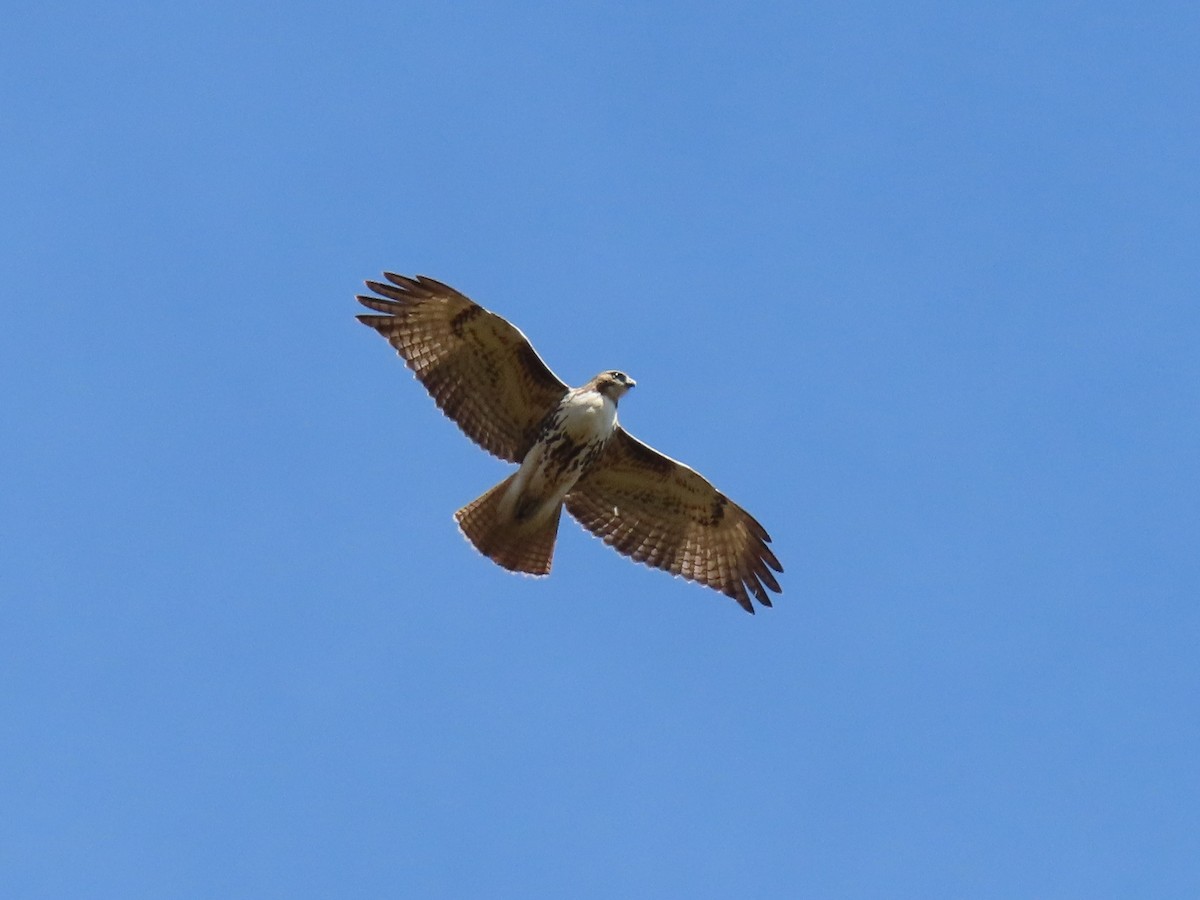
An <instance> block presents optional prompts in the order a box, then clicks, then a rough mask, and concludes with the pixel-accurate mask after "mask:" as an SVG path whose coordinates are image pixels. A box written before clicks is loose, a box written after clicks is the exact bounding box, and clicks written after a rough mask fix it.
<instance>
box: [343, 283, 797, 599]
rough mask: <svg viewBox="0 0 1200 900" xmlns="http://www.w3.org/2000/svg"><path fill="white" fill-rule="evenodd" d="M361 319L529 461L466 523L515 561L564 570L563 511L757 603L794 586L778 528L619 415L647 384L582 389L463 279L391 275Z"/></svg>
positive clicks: (513, 458) (469, 416) (452, 408)
mask: <svg viewBox="0 0 1200 900" xmlns="http://www.w3.org/2000/svg"><path fill="white" fill-rule="evenodd" d="M385 277H386V279H387V283H384V282H377V281H368V282H367V286H368V287H369V288H370V289H371V290H372V291H374V292H375V294H377V295H379V296H369V295H360V296H359V297H358V300H359V302H360V303H362V304H363V305H364V306H366V307H368V308H369V309H372V310H374V311H375V312H376V313H380V315H360V316H359V317H358V319H359V321H361V322H362V323H363V324H365V325H369V326H370V327H372V328H374V329H375V330H376V331H378V332H379V333H380V334H381V335H383V336H384V337H385V338H387V339H388V341H389V342H390V343H391V344H392V346H393V347H395V348H396V350H397V352H398V353H399V354H400V356H401V357H402V358H403V359H404V360H405V361H406V363H407V364H408V367H409V368H410V369H412V370H413V372H414V373H415V374H416V376H417V378H418V379H419V380H420V381H421V383H422V384H424V385H425V387H426V388H427V389H428V390H429V393H430V394H431V395H432V396H433V398H434V401H435V402H436V403H437V405H438V407H440V408H441V409H442V411H443V412H444V413H445V414H446V415H447V416H448V417H449V418H450V419H452V420H453V421H454V422H456V423H457V424H458V426H459V427H460V428H461V429H462V430H463V432H464V433H465V434H466V435H467V436H468V437H470V438H471V439H472V440H474V441H475V442H476V443H478V444H479V445H480V446H482V447H483V448H484V449H485V450H487V451H489V452H490V453H493V454H495V455H496V456H498V457H500V458H501V459H504V460H507V461H509V462H517V463H521V466H520V468H519V469H518V470H517V471H516V472H515V473H513V474H512V475H510V476H509V477H508V478H506V479H505V480H504V481H502V482H500V484H498V485H496V486H495V487H493V488H491V489H490V490H488V491H487V492H486V493H484V494H483V495H482V496H481V497H479V498H478V499H476V500H474V501H473V502H471V503H469V504H467V505H466V506H464V507H463V508H462V509H460V510H459V511H458V512H457V513H455V519H456V520H457V521H458V524H459V527H460V528H461V529H462V531H463V534H464V535H466V537H467V538H468V539H469V540H470V541H471V543H472V544H474V545H475V547H476V548H477V549H478V550H479V551H480V552H481V553H483V554H484V555H485V556H487V557H489V558H490V559H492V560H493V561H495V562H496V563H497V564H499V565H501V566H503V567H504V568H506V569H510V570H513V571H518V572H525V573H528V574H533V575H545V574H548V573H549V571H550V567H551V563H552V560H553V555H554V543H555V537H556V535H557V532H558V523H559V519H560V516H561V512H562V508H563V506H564V505H565V506H566V508H567V511H568V512H569V513H570V514H571V515H572V516H573V517H574V518H575V519H577V520H578V521H579V522H580V523H581V524H582V525H583V526H584V527H585V528H587V529H588V530H589V531H590V532H592V533H593V534H595V535H596V536H598V537H600V538H602V539H603V540H604V542H605V543H607V544H609V545H611V546H612V547H613V548H614V549H616V550H617V551H618V552H620V553H622V554H624V555H626V556H628V557H630V558H631V559H634V560H636V561H637V562H642V563H645V564H646V565H649V566H654V567H656V568H659V569H663V570H665V571H668V572H670V573H671V574H673V575H679V576H681V577H683V578H686V579H690V580H692V581H697V582H699V583H701V584H704V585H707V586H709V587H711V588H714V589H715V590H718V591H720V592H721V593H723V594H726V595H728V596H730V597H732V598H733V599H735V600H737V602H738V603H739V604H740V605H741V606H742V608H743V609H745V610H747V611H748V612H751V613H752V612H754V606H753V604H752V602H751V597H752V596H753V597H754V598H756V599H757V600H758V601H759V602H760V603H762V604H763V605H764V606H770V605H771V600H770V595H769V594H768V592H767V591H768V590H770V591H774V592H776V593H778V592H780V591H781V588H780V586H779V582H778V580H776V578H775V575H774V574H773V573H772V570H774V571H775V572H782V571H783V567H782V566H781V565H780V563H779V560H778V559H776V558H775V555H774V554H773V553H772V552H771V550H770V548H769V547H768V546H767V545H768V544H769V543H770V540H771V539H770V537H769V536H768V535H767V532H766V530H765V529H764V528H763V527H762V526H761V525H760V524H759V523H758V522H757V521H755V519H754V518H753V517H752V516H751V515H750V514H749V513H747V512H746V511H745V510H744V509H742V508H741V507H740V506H738V505H737V504H736V503H734V502H733V501H731V500H729V498H727V497H726V496H725V495H724V494H722V493H721V492H719V491H718V490H717V489H716V488H714V487H713V486H712V485H711V484H710V483H709V482H708V481H706V480H705V479H704V478H703V477H702V476H701V475H700V474H699V473H697V472H695V471H693V470H692V469H690V468H688V467H687V466H685V465H684V464H683V463H680V462H677V461H676V460H673V459H671V458H670V457H668V456H665V455H664V454H662V453H659V452H658V451H657V450H654V449H653V448H651V447H649V446H647V445H646V444H644V443H642V442H641V441H639V440H637V439H636V438H634V437H633V436H632V435H630V434H629V433H628V432H626V431H625V430H624V429H623V428H622V427H621V426H620V425H619V424H618V423H617V419H616V411H617V405H618V402H619V400H620V398H621V397H622V396H623V395H624V394H625V392H626V391H628V390H629V389H630V388H632V387H633V386H634V382H633V380H632V379H631V378H629V377H628V376H627V375H625V374H624V373H621V372H616V371H608V372H601V373H600V374H599V375H597V376H596V377H595V378H593V379H591V380H590V381H589V382H587V384H585V385H584V386H583V387H580V388H576V389H570V388H568V387H567V385H566V384H565V383H564V382H563V381H562V380H561V379H559V378H558V377H557V376H556V375H555V374H554V373H553V372H551V371H550V369H549V367H547V366H546V364H545V363H544V362H543V361H542V359H541V357H539V356H538V355H537V353H536V352H535V351H534V349H533V346H532V345H531V344H530V343H529V341H528V339H527V338H526V337H525V335H523V334H522V333H521V332H520V331H519V330H518V329H517V328H515V327H514V326H513V325H511V324H510V323H508V322H506V321H505V320H504V319H502V318H500V317H499V316H497V315H496V314H495V313H491V312H488V311H487V310H485V309H484V308H483V307H481V306H479V305H478V304H476V303H474V302H472V301H471V300H470V299H468V298H467V297H465V296H464V295H463V294H460V293H459V292H458V291H456V290H454V289H453V288H451V287H447V286H446V285H444V284H442V283H440V282H438V281H434V280H433V279H432V278H425V277H423V276H418V277H417V278H415V279H412V278H406V277H404V276H402V275H394V274H391V273H388V274H386V275H385Z"/></svg>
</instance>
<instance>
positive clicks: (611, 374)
mask: <svg viewBox="0 0 1200 900" xmlns="http://www.w3.org/2000/svg"><path fill="white" fill-rule="evenodd" d="M592 384H593V385H594V386H595V389H596V390H597V391H599V392H600V393H601V394H603V395H604V396H605V397H607V398H608V399H609V400H612V401H613V402H614V403H616V402H617V401H618V400H620V399H621V397H622V396H624V394H625V392H626V391H628V390H629V389H630V388H631V387H634V386H635V385H636V384H637V382H636V381H634V380H633V379H632V378H630V377H629V376H628V375H626V374H625V373H624V372H618V371H617V370H616V369H610V370H609V371H607V372H601V373H600V374H599V375H597V376H596V377H595V378H593V379H592Z"/></svg>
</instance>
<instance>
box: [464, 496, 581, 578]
mask: <svg viewBox="0 0 1200 900" xmlns="http://www.w3.org/2000/svg"><path fill="white" fill-rule="evenodd" d="M514 477H516V473H513V474H512V475H510V476H509V477H508V478H505V479H504V480H503V481H502V482H500V483H499V484H498V485H496V486H495V487H493V488H492V489H491V490H489V491H487V493H485V494H484V495H483V496H481V497H479V498H478V499H476V500H472V501H471V502H470V503H468V504H467V505H466V506H464V507H463V508H462V509H460V510H459V511H458V512H456V513H455V514H454V518H455V519H456V520H457V522H458V527H459V528H460V529H461V530H462V533H463V534H464V535H466V537H467V540H469V541H470V542H471V543H472V544H474V545H475V549H476V550H478V551H479V552H480V553H482V554H483V555H484V556H486V557H487V558H488V559H490V560H491V561H492V562H494V563H496V564H497V565H500V566H503V567H504V568H506V569H509V570H510V571H513V572H525V573H526V574H528V575H548V574H550V563H551V562H552V561H553V559H554V541H555V539H556V538H557V537H558V520H559V518H560V517H561V515H562V504H561V503H560V504H558V506H557V507H556V508H555V509H554V511H553V513H551V514H550V515H548V516H539V517H538V518H537V519H535V520H532V521H528V522H520V521H518V520H517V518H516V517H515V516H514V515H513V513H512V512H509V511H506V510H505V509H504V508H503V506H504V505H503V502H502V501H503V500H504V492H505V490H506V489H507V488H508V486H509V484H510V483H511V482H512V480H513V478H514ZM509 505H510V506H511V504H509Z"/></svg>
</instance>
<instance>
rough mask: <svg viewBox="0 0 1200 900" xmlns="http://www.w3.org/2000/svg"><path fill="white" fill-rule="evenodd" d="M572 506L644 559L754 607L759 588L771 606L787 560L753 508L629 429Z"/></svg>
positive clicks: (591, 527)
mask: <svg viewBox="0 0 1200 900" xmlns="http://www.w3.org/2000/svg"><path fill="white" fill-rule="evenodd" d="M566 504H567V511H568V512H569V513H570V514H571V515H572V516H574V517H575V518H576V519H578V520H579V522H580V524H581V525H583V527H584V528H586V529H587V530H588V531H590V532H592V534H594V535H596V536H597V537H599V538H602V539H603V540H604V542H605V543H606V544H611V545H612V546H613V547H614V548H615V549H616V550H617V551H618V552H620V553H623V554H625V555H626V556H628V557H631V558H632V559H634V560H636V561H637V562H641V563H645V564H646V565H649V566H655V567H657V568H659V569H666V570H667V571H668V572H670V573H671V574H672V575H682V576H683V577H684V578H688V579H691V580H693V581H699V582H700V583H701V584H705V585H708V586H709V587H711V588H715V589H716V590H718V591H720V592H721V593H723V594H727V595H728V596H730V597H732V598H733V599H735V600H736V601H737V602H738V603H740V604H741V606H742V608H743V609H745V610H746V611H747V612H750V613H753V612H754V606H753V604H752V603H751V602H750V595H751V594H753V595H754V596H755V597H757V598H758V601H759V602H760V603H762V604H763V605H764V606H770V605H771V599H770V596H769V595H768V594H767V591H766V588H770V589H771V590H772V591H775V592H776V593H779V592H780V587H779V582H778V581H776V579H775V576H774V575H773V574H772V573H771V569H774V570H775V571H776V572H782V571H783V566H781V565H780V564H779V560H777V559H776V558H775V554H774V553H772V552H771V549H770V548H769V547H768V546H767V544H769V543H770V541H771V538H770V536H769V535H768V534H767V532H766V530H765V529H764V528H763V527H762V526H761V525H759V524H758V522H756V521H755V520H754V517H753V516H751V515H750V514H749V513H748V512H746V511H745V510H744V509H742V508H741V507H740V506H738V505H737V504H736V503H734V502H733V501H732V500H730V499H729V498H728V497H726V496H725V495H724V494H722V493H721V492H720V491H718V490H717V489H716V488H715V487H713V486H712V485H711V484H709V483H708V481H706V480H705V479H704V477H703V476H701V475H700V474H699V473H698V472H696V471H694V470H692V469H689V468H688V467H687V466H685V465H684V464H683V463H681V462H676V461H675V460H673V459H671V458H670V457H669V456H664V455H663V454H661V453H659V452H658V451H657V450H655V449H654V448H653V447H649V446H647V445H646V444H643V443H642V442H641V441H639V440H638V439H637V438H635V437H633V436H632V435H630V434H629V433H628V432H627V431H625V430H624V429H623V428H621V427H619V426H618V427H617V430H616V432H615V433H614V434H613V436H612V438H611V439H610V440H609V442H608V446H607V447H605V449H604V454H603V455H602V456H601V457H600V459H598V460H597V461H596V464H595V465H594V466H593V467H592V468H591V469H589V470H588V471H587V472H585V473H584V475H583V477H582V478H580V479H579V481H578V482H577V483H576V485H575V488H574V489H573V490H572V491H571V493H569V494H568V495H567V498H566Z"/></svg>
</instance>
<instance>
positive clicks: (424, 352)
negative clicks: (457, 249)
mask: <svg viewBox="0 0 1200 900" xmlns="http://www.w3.org/2000/svg"><path fill="white" fill-rule="evenodd" d="M384 277H385V278H386V279H387V281H388V283H386V284H385V283H382V282H378V281H368V282H367V287H368V288H370V289H371V290H372V291H374V292H375V293H376V294H379V295H380V296H378V297H374V296H365V295H360V296H359V297H358V301H359V303H361V304H362V305H363V306H365V307H367V308H368V309H373V310H375V311H376V312H378V313H382V315H361V316H359V317H358V320H359V321H360V322H362V323H363V324H364V325H369V326H370V327H372V328H374V329H375V330H376V331H378V332H379V333H380V334H381V335H383V336H384V337H385V338H387V340H388V342H389V343H391V345H392V346H393V347H395V348H396V351H397V352H398V353H399V354H400V356H401V357H402V358H403V359H404V360H405V362H406V363H407V364H408V367H409V368H410V369H412V370H413V372H414V374H415V375H416V377H417V379H418V380H419V381H420V382H421V383H422V384H423V385H425V387H426V389H427V390H428V391H429V393H430V395H432V397H433V399H434V402H436V403H437V405H438V407H439V408H440V409H441V410H442V412H444V413H445V414H446V415H447V416H448V417H449V418H451V419H452V420H453V421H454V422H455V423H456V424H457V425H458V426H459V428H461V429H462V430H463V432H464V433H465V434H466V435H467V436H468V437H469V438H471V440H473V441H475V442H476V443H477V444H479V445H480V446H481V447H483V448H484V449H485V450H487V451H488V452H489V453H493V454H495V455H496V456H498V457H500V458H501V459H504V460H507V461H509V462H520V461H521V460H522V459H523V458H524V456H525V454H526V453H527V452H528V451H529V448H530V447H531V446H533V443H534V441H535V440H537V434H538V427H539V426H540V425H541V422H542V419H544V418H545V416H546V415H547V413H549V412H550V410H551V409H553V408H554V407H555V405H557V403H558V401H559V400H561V399H562V397H563V395H564V394H565V393H566V392H567V390H568V388H567V385H565V384H564V383H563V382H562V381H561V380H560V379H559V378H558V376H556V375H555V374H554V373H553V372H551V371H550V368H549V367H548V366H547V365H546V364H545V363H544V362H542V359H541V357H539V356H538V355H537V352H536V351H535V350H534V349H533V345H532V344H530V343H529V340H528V338H526V337H525V335H523V334H522V333H521V332H520V330H519V329H517V328H516V327H515V326H513V325H511V324H510V323H509V322H506V321H505V320H504V319H502V318H500V316H498V315H496V314H495V313H492V312H489V311H488V310H486V309H484V308H483V307H482V306H480V305H479V304H477V303H475V302H473V301H472V300H470V299H469V298H468V297H466V296H464V295H463V294H460V293H459V292H458V291H456V290H454V288H452V287H448V286H447V285H444V284H442V283H441V282H439V281H434V280H433V279H432V278H426V277H424V276H417V277H416V278H415V279H414V278H406V277H404V276H403V275H395V274H392V273H390V272H388V273H385V275H384Z"/></svg>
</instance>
